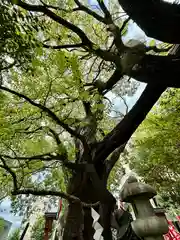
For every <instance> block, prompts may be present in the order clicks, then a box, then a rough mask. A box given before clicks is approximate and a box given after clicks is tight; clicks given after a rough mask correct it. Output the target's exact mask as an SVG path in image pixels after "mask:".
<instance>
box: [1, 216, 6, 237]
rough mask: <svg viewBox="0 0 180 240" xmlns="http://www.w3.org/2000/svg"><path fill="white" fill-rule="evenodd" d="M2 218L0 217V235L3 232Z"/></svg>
mask: <svg viewBox="0 0 180 240" xmlns="http://www.w3.org/2000/svg"><path fill="white" fill-rule="evenodd" d="M4 224H5V223H4V218H2V217H0V233H1V232H3V230H4Z"/></svg>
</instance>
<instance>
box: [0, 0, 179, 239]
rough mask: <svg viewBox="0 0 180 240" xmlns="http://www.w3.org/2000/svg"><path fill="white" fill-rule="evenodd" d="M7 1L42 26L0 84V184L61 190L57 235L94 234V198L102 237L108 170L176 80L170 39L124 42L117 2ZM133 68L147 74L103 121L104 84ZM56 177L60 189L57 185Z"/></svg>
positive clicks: (20, 189) (26, 190)
mask: <svg viewBox="0 0 180 240" xmlns="http://www.w3.org/2000/svg"><path fill="white" fill-rule="evenodd" d="M32 2H33V1H32ZM11 3H12V5H11ZM11 3H10V2H9V7H10V8H11V9H14V8H15V10H17V9H18V11H20V12H21V11H22V12H23V14H24V15H25V16H27V15H28V14H30V15H31V17H32V18H35V19H38V20H39V21H40V23H41V24H43V26H45V27H43V28H40V29H37V30H36V33H35V34H34V35H33V37H34V38H35V45H34V46H31V47H32V48H33V53H34V55H33V57H32V61H31V68H29V69H28V71H26V72H24V71H23V70H22V69H19V68H17V66H16V67H13V68H12V69H11V71H10V72H9V74H8V75H7V74H5V76H4V78H3V80H2V84H1V85H0V89H1V101H0V104H1V109H0V117H1V118H0V119H1V133H2V134H1V141H0V147H1V156H0V157H1V165H0V168H1V183H2V184H1V187H2V191H1V193H2V194H4V195H6V194H11V195H14V196H17V195H22V194H26V195H28V194H33V195H37V196H45V195H51V196H57V197H63V198H65V199H67V200H68V201H69V202H70V205H69V211H68V215H67V221H66V226H65V231H64V239H75V238H76V239H77V238H78V239H80V235H81V234H83V237H84V239H86V240H88V239H92V235H93V229H92V227H91V226H92V218H91V216H90V206H91V205H92V204H93V206H94V207H96V208H97V209H98V208H100V213H101V223H102V225H103V227H104V232H103V235H104V239H105V240H106V239H108V240H109V239H112V234H111V229H110V225H111V222H110V219H111V217H110V216H111V213H112V211H113V210H114V206H115V198H114V197H113V195H112V194H111V193H110V192H109V191H108V190H107V180H108V177H109V174H110V173H111V170H112V169H113V167H114V165H115V163H116V162H117V160H118V158H119V155H120V153H121V152H122V151H123V149H124V147H125V145H126V143H127V141H128V140H129V139H130V137H131V136H132V134H133V132H134V131H135V130H136V129H137V127H138V126H139V124H140V123H141V122H142V121H143V120H144V118H145V117H146V115H147V113H148V112H149V111H150V109H151V108H152V106H153V105H154V104H155V102H156V101H157V100H158V98H159V97H160V95H161V94H162V93H163V91H164V90H165V89H166V88H167V87H168V86H176V87H179V86H180V83H179V62H180V59H179V57H178V47H177V48H176V49H173V50H172V51H171V53H174V54H171V55H167V52H168V51H169V50H170V48H169V47H166V48H165V49H162V45H160V46H159V48H158V47H156V46H146V45H145V44H144V43H141V42H137V41H136V44H135V42H134V41H133V42H132V41H131V42H130V43H128V44H127V43H126V42H125V39H123V35H124V34H125V33H126V32H127V23H128V21H129V18H128V17H127V16H125V18H124V17H123V16H122V15H121V13H118V12H117V9H118V10H119V11H120V12H121V8H120V6H119V5H118V3H117V4H116V3H112V4H110V7H107V6H106V5H105V3H104V2H103V1H102V0H98V1H97V4H98V7H97V8H95V9H94V10H92V9H91V8H90V6H89V5H88V4H86V3H82V2H80V1H79V0H69V1H63V2H61V3H59V2H58V1H57V2H56V1H46V2H43V1H39V2H37V1H36V2H35V3H31V1H27V2H25V1H21V0H14V1H12V2H11ZM122 7H123V5H122ZM15 15H16V13H15ZM18 21H19V24H22V20H19V19H18ZM19 33H20V35H23V36H26V32H25V31H24V30H23V29H20V31H19ZM32 48H31V49H32ZM161 52H163V53H166V54H162V55H158V54H157V53H161ZM131 77H133V78H135V79H136V80H137V81H140V82H146V83H148V84H147V86H146V88H145V90H144V91H143V93H142V95H141V96H140V98H139V99H138V101H137V102H136V103H135V105H134V106H133V108H132V109H131V110H130V111H127V113H126V115H125V116H123V117H122V114H121V117H119V119H118V120H116V121H110V120H109V115H108V114H109V111H110V110H111V109H110V104H109V102H108V100H107V97H106V95H105V94H106V93H108V92H109V91H111V90H112V91H114V89H116V91H115V92H117V90H118V88H119V92H120V90H121V89H122V88H123V87H126V88H129V86H132V85H134V83H133V82H132V81H130V80H129V78H131ZM125 93H128V89H126V91H124V94H125ZM104 126H106V127H104ZM104 130H106V131H104ZM70 171H71V172H70ZM69 173H71V179H69ZM52 176H53V178H51V177H52ZM52 179H53V181H52ZM63 181H67V185H68V187H67V193H65V192H64V191H60V189H61V186H64V185H63V184H62V182H63ZM82 208H83V211H82ZM83 212H84V215H83ZM83 222H84V230H82V225H83ZM74 223H76V224H74Z"/></svg>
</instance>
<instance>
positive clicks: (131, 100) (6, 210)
mask: <svg viewBox="0 0 180 240" xmlns="http://www.w3.org/2000/svg"><path fill="white" fill-rule="evenodd" d="M104 1H105V3H106V4H107V3H108V0H104ZM88 2H89V4H90V5H91V6H92V8H94V9H97V1H96V0H88ZM130 39H138V40H141V41H142V42H143V41H150V40H151V39H150V38H147V36H145V34H144V32H143V31H142V30H141V29H140V28H139V27H138V26H137V25H136V24H135V23H131V24H129V29H128V35H127V36H126V39H125V41H128V40H130ZM144 88H145V84H143V83H141V84H140V85H139V87H138V89H137V91H136V93H135V94H134V95H133V96H132V97H128V96H126V97H125V99H126V102H127V104H128V106H129V109H130V108H132V106H133V105H134V104H135V103H136V101H137V99H138V98H139V97H140V95H141V93H142V91H143V90H144ZM108 97H109V98H111V99H113V104H114V108H115V109H121V111H122V112H123V111H125V106H124V104H123V102H122V100H120V99H117V98H116V99H114V95H113V94H112V93H109V94H108ZM10 205H11V202H10V201H9V200H5V201H3V202H2V203H1V205H0V216H1V217H3V218H4V219H6V220H8V221H10V222H12V223H13V225H12V228H11V230H13V229H15V228H17V227H19V226H20V224H21V217H19V216H14V215H13V214H12V213H11V212H10V210H11V206H10Z"/></svg>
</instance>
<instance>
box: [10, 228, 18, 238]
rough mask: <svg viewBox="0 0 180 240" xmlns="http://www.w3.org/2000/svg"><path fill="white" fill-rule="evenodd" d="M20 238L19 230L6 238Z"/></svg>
mask: <svg viewBox="0 0 180 240" xmlns="http://www.w3.org/2000/svg"><path fill="white" fill-rule="evenodd" d="M19 238H20V229H16V230H14V231H13V232H12V233H11V234H10V236H9V237H8V240H19Z"/></svg>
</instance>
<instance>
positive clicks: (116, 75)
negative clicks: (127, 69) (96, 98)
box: [101, 68, 123, 94]
mask: <svg viewBox="0 0 180 240" xmlns="http://www.w3.org/2000/svg"><path fill="white" fill-rule="evenodd" d="M122 77H123V75H122V73H121V70H120V69H118V68H117V69H116V70H115V71H114V73H113V74H112V76H111V77H110V78H109V80H108V81H107V82H106V83H104V86H103V89H102V90H101V92H102V93H103V94H105V93H107V92H108V91H110V90H111V89H112V88H113V87H114V85H116V83H117V82H118V81H119V80H120V79H121V78H122Z"/></svg>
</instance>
